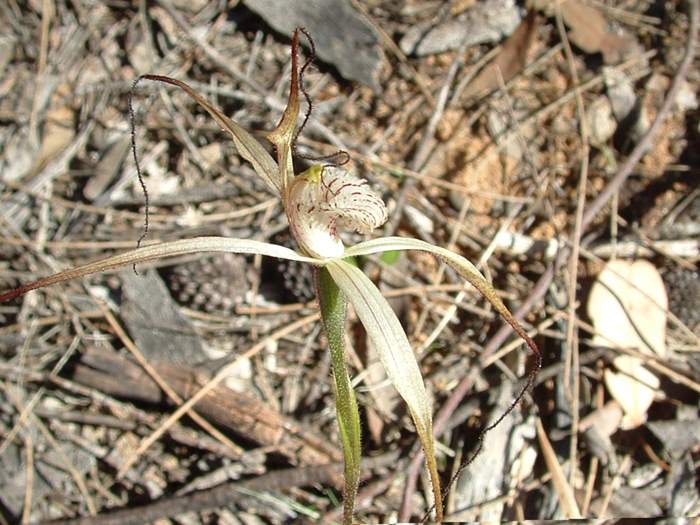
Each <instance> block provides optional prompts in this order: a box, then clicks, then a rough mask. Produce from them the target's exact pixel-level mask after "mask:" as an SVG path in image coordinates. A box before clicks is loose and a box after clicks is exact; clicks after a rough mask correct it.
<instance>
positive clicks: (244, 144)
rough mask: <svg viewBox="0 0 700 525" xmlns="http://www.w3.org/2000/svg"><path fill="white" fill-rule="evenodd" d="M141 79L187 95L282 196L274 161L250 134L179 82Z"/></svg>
mask: <svg viewBox="0 0 700 525" xmlns="http://www.w3.org/2000/svg"><path fill="white" fill-rule="evenodd" d="M141 78H144V79H146V80H154V81H156V82H163V83H165V84H171V85H173V86H177V87H179V88H180V89H182V90H183V91H184V92H185V93H187V94H188V95H189V96H190V97H191V98H192V99H193V100H194V101H195V102H196V103H197V104H199V105H200V106H201V107H202V108H203V109H205V110H206V111H207V113H209V114H210V115H211V116H212V117H213V118H214V120H216V122H217V124H219V126H221V127H222V128H223V129H224V131H228V132H229V133H230V134H231V138H232V139H233V143H234V145H235V146H236V149H237V150H238V153H239V154H240V155H241V157H243V158H244V159H246V160H247V161H248V162H250V163H251V164H252V165H253V169H254V170H255V173H257V174H258V175H259V176H260V177H261V178H262V179H263V180H264V181H265V182H266V183H267V185H268V186H269V188H270V189H271V190H272V191H273V192H274V193H275V195H277V196H280V195H281V194H282V193H281V192H282V181H281V180H280V175H279V170H278V168H277V164H275V161H274V159H273V158H272V157H271V156H270V154H269V153H268V152H267V150H266V149H265V148H264V147H263V146H262V144H260V142H258V141H257V140H256V139H255V138H254V137H253V136H252V135H251V134H250V133H248V132H247V131H246V130H245V129H243V128H242V127H241V126H239V125H238V124H236V123H235V122H234V121H233V120H231V119H230V118H228V117H227V116H226V115H224V114H223V113H222V112H221V110H219V109H218V108H216V107H215V106H212V105H211V104H210V103H209V102H208V101H207V100H206V99H205V98H204V97H202V96H201V95H200V94H199V93H197V92H196V91H195V90H194V89H192V88H191V87H190V86H188V85H187V84H185V83H184V82H182V81H181V80H177V79H175V78H170V77H166V76H162V75H143V76H142V77H141Z"/></svg>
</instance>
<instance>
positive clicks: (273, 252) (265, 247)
mask: <svg viewBox="0 0 700 525" xmlns="http://www.w3.org/2000/svg"><path fill="white" fill-rule="evenodd" d="M198 252H231V253H252V254H260V255H267V256H270V257H279V258H280V259H289V260H292V261H301V262H308V263H311V264H315V265H322V264H324V263H325V261H323V260H321V259H314V258H311V257H305V256H303V255H300V254H298V253H297V252H295V251H293V250H290V249H289V248H285V247H284V246H278V245H276V244H269V243H266V242H260V241H253V240H249V239H229V238H227V237H195V238H194V239H182V240H179V241H173V242H165V243H162V244H154V245H153V246H146V247H144V248H138V249H136V250H132V251H130V252H126V253H122V254H119V255H115V256H113V257H108V258H106V259H102V260H100V261H95V262H93V263H89V264H86V265H84V266H78V267H77V268H71V269H70V270H66V271H64V272H59V273H56V274H53V275H50V276H48V277H44V278H43V279H39V280H37V281H34V282H31V283H28V284H25V285H23V286H20V287H19V288H15V289H14V290H10V291H8V292H5V293H3V294H0V302H2V301H8V300H10V299H12V298H14V297H19V296H20V295H22V294H25V293H27V292H28V291H30V290H36V289H37V288H43V287H44V286H49V285H52V284H55V283H59V282H63V281H68V280H70V279H76V278H78V277H83V276H85V275H90V274H93V273H97V272H104V271H106V270H112V269H114V268H119V267H121V266H127V265H129V264H139V263H144V262H148V261H153V260H156V259H161V258H166V257H175V256H178V255H187V254H190V253H198Z"/></svg>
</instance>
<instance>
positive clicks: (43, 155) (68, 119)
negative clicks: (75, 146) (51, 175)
mask: <svg viewBox="0 0 700 525" xmlns="http://www.w3.org/2000/svg"><path fill="white" fill-rule="evenodd" d="M74 138H75V113H74V111H73V110H72V109H71V108H70V107H68V106H60V107H57V108H53V109H50V110H48V111H47V112H46V124H45V125H44V130H43V133H42V140H41V148H40V149H39V154H38V155H37V160H36V162H35V167H36V168H35V169H36V170H37V171H38V170H39V169H40V168H42V167H44V166H46V165H47V164H48V163H49V162H51V160H53V159H54V158H55V157H56V156H57V155H59V154H60V153H62V152H63V151H64V150H65V149H66V148H67V147H68V146H69V145H70V144H71V143H72V142H73V139H74Z"/></svg>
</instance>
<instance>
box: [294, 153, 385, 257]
mask: <svg viewBox="0 0 700 525" xmlns="http://www.w3.org/2000/svg"><path fill="white" fill-rule="evenodd" d="M285 200H286V202H285V209H286V210H287V216H288V218H289V225H290V227H291V229H292V233H293V235H294V237H295V238H296V240H297V242H298V243H299V246H300V247H301V249H302V250H303V251H304V252H305V253H307V254H308V255H310V256H312V257H322V258H328V257H340V256H342V255H343V252H344V251H345V247H344V246H343V241H342V240H341V239H340V237H339V235H338V228H340V229H345V230H354V231H356V232H358V233H363V234H367V233H371V232H372V231H373V230H374V229H375V228H378V227H379V226H381V225H382V224H384V223H385V222H386V220H387V212H386V206H385V205H384V201H382V199H381V198H380V197H379V196H378V195H377V194H376V193H375V192H374V191H373V190H372V189H371V188H370V187H369V184H368V183H367V181H366V180H364V179H359V178H357V177H355V176H354V175H351V174H350V173H348V172H347V171H345V170H344V169H342V168H337V167H334V166H320V165H315V166H312V167H311V168H309V169H308V170H306V171H305V172H303V173H301V174H300V175H298V176H297V177H295V178H294V180H293V181H292V183H291V185H290V187H289V191H288V193H287V196H286V199H285Z"/></svg>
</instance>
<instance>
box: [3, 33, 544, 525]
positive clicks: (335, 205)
mask: <svg viewBox="0 0 700 525" xmlns="http://www.w3.org/2000/svg"><path fill="white" fill-rule="evenodd" d="M298 46H299V30H297V31H295V33H294V37H293V39H292V78H291V87H290V93H289V100H288V104H287V107H286V109H285V111H284V114H283V116H282V119H281V121H280V123H279V124H278V126H277V127H276V128H275V129H274V130H273V131H272V132H270V133H269V134H268V135H267V138H268V139H269V140H270V141H271V142H272V143H273V144H274V145H275V147H276V150H277V160H276V161H275V160H274V159H273V158H272V157H271V156H270V155H269V154H268V153H267V151H266V150H265V148H264V147H263V146H262V145H261V144H260V143H259V142H258V141H257V140H256V139H255V138H253V137H252V136H251V135H250V134H249V133H248V132H247V131H245V130H244V129H243V128H242V127H241V126H239V125H238V124H236V123H235V122H233V121H232V120H231V119H229V118H228V117H226V116H225V115H224V114H223V113H222V112H221V111H220V110H219V109H217V108H215V107H214V106H212V105H211V104H210V103H209V102H207V101H206V100H205V99H204V98H203V97H201V96H200V95H199V94H198V93H196V92H195V91H194V90H193V89H192V88H191V87H189V86H188V85H187V84H185V83H184V82H181V81H179V80H175V79H172V78H169V77H163V76H157V75H144V76H143V77H142V78H144V79H148V80H154V81H159V82H164V83H167V84H172V85H175V86H178V87H180V88H181V89H183V90H184V91H185V92H187V94H188V95H189V96H190V97H192V98H193V99H194V100H195V101H196V102H197V103H198V104H199V105H200V106H201V107H202V108H203V109H205V110H206V111H207V112H208V113H209V114H210V115H211V116H212V117H213V118H214V119H215V120H216V121H217V123H218V124H219V125H220V126H221V127H222V128H223V129H224V130H225V131H227V132H229V133H230V135H231V138H232V139H233V142H234V144H235V146H236V148H237V149H238V152H239V154H240V155H241V156H242V157H243V158H245V159H246V160H247V161H248V162H250V163H251V165H252V166H253V168H254V169H255V171H256V173H257V174H258V175H259V176H260V177H261V178H262V179H263V180H264V181H265V182H266V183H267V185H268V187H269V188H270V190H271V191H273V192H274V193H275V194H277V195H279V196H280V198H281V199H282V202H283V205H284V208H285V212H286V214H287V217H288V219H289V225H290V229H291V232H292V234H293V236H294V238H295V239H296V241H297V242H298V244H299V247H300V252H301V253H297V252H295V251H293V250H290V249H289V248H285V247H282V246H277V245H274V244H269V243H264V242H259V241H255V240H250V239H231V238H224V237H198V238H193V239H183V240H178V241H174V242H166V243H162V244H157V245H153V246H147V247H143V248H138V249H135V250H132V251H130V252H127V253H124V254H121V255H116V256H113V257H109V258H106V259H103V260H100V261H97V262H93V263H90V264H87V265H84V266H80V267H77V268H72V269H69V270H66V271H63V272H60V273H57V274H54V275H51V276H49V277H45V278H43V279H39V280H37V281H34V282H31V283H28V284H25V285H23V286H21V287H19V288H17V289H14V290H10V291H8V292H5V293H3V294H0V302H2V301H7V300H10V299H12V298H15V297H19V296H21V295H23V294H24V293H26V292H28V291H30V290H34V289H37V288H42V287H45V286H49V285H52V284H56V283H59V282H62V281H66V280H69V279H75V278H78V277H82V276H86V275H89V274H93V273H96V272H101V271H105V270H110V269H113V268H117V267H122V266H126V265H129V264H137V263H144V262H148V261H152V260H156V259H161V258H165V257H174V256H180V255H185V254H191V253H197V252H234V253H243V254H261V255H267V256H271V257H278V258H282V259H289V260H295V261H302V262H307V263H310V264H312V265H314V266H315V267H317V268H318V273H317V293H318V298H319V306H320V308H321V314H322V319H323V327H324V330H325V333H326V337H327V339H328V344H329V347H330V350H331V355H332V363H333V376H334V382H335V391H336V407H337V412H338V425H339V429H340V436H341V441H342V446H343V453H344V458H345V490H344V513H343V523H345V524H350V523H352V513H353V506H354V499H355V496H356V493H357V488H358V483H359V479H360V478H359V474H360V434H361V432H360V420H359V413H358V410H357V404H356V401H355V396H354V392H353V390H352V387H351V384H350V379H349V375H348V371H347V367H346V365H345V355H344V338H345V327H344V322H345V311H346V299H347V300H349V302H350V303H351V304H352V305H353V307H354V308H355V311H356V313H357V316H358V318H359V319H360V321H361V322H362V324H363V325H364V327H365V329H366V331H367V334H368V336H369V337H370V338H371V339H372V341H373V343H374V345H375V347H376V349H377V351H378V353H379V356H380V359H381V361H382V363H383V365H384V367H385V369H386V372H387V375H388V377H389V379H390V380H391V382H392V383H393V385H394V386H395V387H396V389H397V391H398V392H399V394H400V395H401V396H402V397H403V399H404V400H405V402H406V404H407V407H408V410H409V412H410V414H411V417H412V419H413V422H414V424H415V426H416V431H417V433H418V435H419V438H420V440H421V443H422V445H423V449H424V452H425V457H426V463H427V466H428V471H429V473H430V478H431V482H432V487H433V495H434V500H435V501H434V503H435V511H436V519H437V520H438V521H441V520H442V514H443V512H442V494H441V491H440V481H439V477H438V472H437V466H436V461H435V454H434V441H433V429H432V409H431V404H430V401H429V398H428V395H427V393H426V390H425V386H424V384H423V378H422V376H421V373H420V369H419V367H418V363H417V361H416V358H415V356H414V353H413V351H412V349H411V346H410V344H409V342H408V338H407V337H406V334H405V332H404V330H403V329H402V327H401V324H400V323H399V321H398V319H397V318H396V315H395V314H394V312H393V311H392V309H391V307H390V306H389V304H388V303H387V302H386V300H385V299H384V297H383V296H382V294H381V293H380V292H379V290H378V289H377V288H376V287H375V285H374V284H373V283H372V282H371V281H370V279H369V278H368V277H367V276H366V275H365V274H364V273H363V272H362V271H361V270H360V269H359V268H358V267H357V266H356V265H355V264H353V262H352V260H351V259H349V258H351V257H354V256H360V255H370V254H375V253H380V252H384V251H388V250H422V251H426V252H429V253H432V254H433V255H435V256H436V257H438V258H439V259H441V260H442V261H444V262H446V263H447V264H448V265H450V266H451V267H452V268H454V269H455V270H456V271H457V272H458V273H459V274H460V275H461V276H462V277H463V278H464V279H465V280H467V281H468V282H469V283H471V284H472V285H473V286H475V287H476V288H477V289H478V290H479V291H480V292H481V293H482V294H483V295H484V296H485V297H486V299H488V300H489V301H490V302H491V304H492V305H493V306H494V307H495V309H496V310H497V311H498V312H499V313H500V314H501V315H502V316H503V317H504V318H505V320H506V321H507V322H508V323H509V324H510V325H511V326H512V327H513V328H514V330H515V331H516V332H517V333H518V335H519V336H520V337H522V338H523V339H524V340H525V341H526V342H527V344H528V346H530V348H532V349H533V350H534V351H535V352H537V349H536V346H535V344H534V342H533V341H532V340H531V339H530V338H529V337H528V336H527V334H526V333H525V331H524V330H523V329H522V327H521V326H520V325H519V324H518V322H517V321H516V320H515V319H514V318H513V316H512V315H511V314H510V312H509V311H508V310H507V309H506V307H505V306H504V305H503V303H502V302H501V300H500V299H499V298H498V297H497V295H496V292H495V291H494V289H493V288H492V287H491V285H489V284H488V282H487V281H486V280H485V279H484V277H483V276H482V275H481V274H480V273H479V272H478V270H477V269H476V268H475V267H474V266H473V265H472V264H471V263H470V262H469V261H467V260H466V259H464V258H463V257H462V256H460V255H458V254H456V253H454V252H451V251H449V250H446V249H443V248H440V247H438V246H434V245H431V244H429V243H426V242H423V241H420V240H417V239H410V238H401V237H387V238H379V239H374V240H370V241H366V242H362V243H360V244H357V245H355V246H353V247H350V248H347V249H346V248H345V247H344V245H343V243H342V241H341V240H340V238H339V236H338V229H351V230H355V231H358V232H360V233H365V234H368V233H371V232H372V231H373V230H374V229H375V228H377V227H378V226H381V225H382V224H383V223H384V222H385V221H386V219H387V212H386V207H385V205H384V202H382V200H381V199H380V198H379V196H378V195H377V194H376V193H375V192H374V191H372V190H371V189H370V188H369V186H368V184H367V181H365V180H361V179H358V178H356V177H354V176H353V175H351V174H350V173H348V172H347V171H345V170H343V169H341V168H338V167H333V166H325V167H323V166H318V165H316V166H312V167H311V168H310V169H308V170H306V171H305V172H303V173H301V174H299V175H296V176H295V175H294V171H293V166H292V149H293V142H294V140H295V138H296V133H297V120H298V116H299V106H300V104H299V67H298V59H297V51H298ZM233 364H235V363H233ZM227 368H228V367H227ZM222 372H224V371H223V370H222ZM222 372H220V373H219V374H217V375H216V377H215V378H214V379H213V380H212V381H210V382H209V383H208V385H207V387H204V388H203V389H202V390H200V391H199V392H198V393H197V394H195V396H193V397H192V398H191V399H190V400H189V401H188V402H187V403H185V404H183V405H181V406H180V407H179V408H178V410H177V411H176V414H181V413H184V412H185V411H186V410H188V409H189V408H191V407H192V406H193V405H194V404H195V403H196V402H197V400H198V399H200V398H201V397H203V395H204V394H205V393H206V391H209V390H210V389H211V388H213V386H214V385H215V384H216V383H217V382H218V381H220V380H221V379H223V377H225V373H222Z"/></svg>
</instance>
